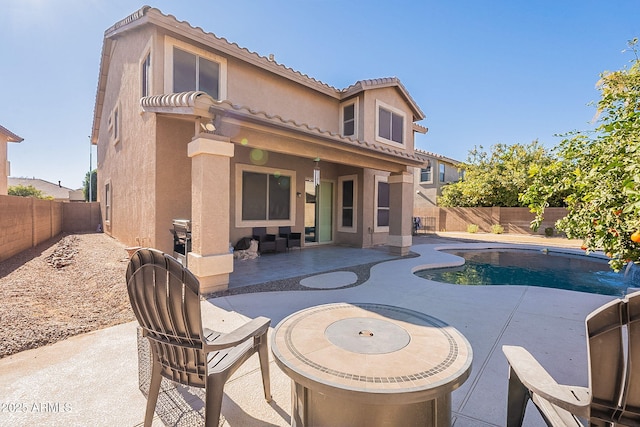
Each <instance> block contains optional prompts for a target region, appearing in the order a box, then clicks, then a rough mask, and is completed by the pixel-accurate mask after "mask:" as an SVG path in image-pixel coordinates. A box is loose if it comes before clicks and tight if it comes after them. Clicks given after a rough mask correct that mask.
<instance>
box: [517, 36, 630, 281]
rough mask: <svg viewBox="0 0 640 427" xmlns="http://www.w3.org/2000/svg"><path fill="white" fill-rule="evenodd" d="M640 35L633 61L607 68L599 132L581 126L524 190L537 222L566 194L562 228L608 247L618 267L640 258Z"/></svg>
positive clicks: (593, 246)
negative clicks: (639, 49) (638, 233)
mask: <svg viewBox="0 0 640 427" xmlns="http://www.w3.org/2000/svg"><path fill="white" fill-rule="evenodd" d="M637 43H638V39H637V38H636V39H634V40H631V41H629V43H628V44H629V48H630V50H631V51H633V53H634V54H635V60H633V61H632V62H631V66H630V67H628V68H627V67H625V68H623V69H622V70H619V71H613V72H604V73H603V74H602V75H601V79H600V81H599V82H598V89H599V91H600V94H601V98H600V100H599V101H598V103H597V106H598V115H597V117H598V121H597V123H598V126H597V128H596V130H595V132H593V133H581V132H575V133H572V134H569V135H566V136H565V139H563V141H562V142H561V143H560V144H559V146H558V147H557V150H556V153H557V155H558V160H557V162H555V163H553V164H551V165H548V166H546V167H543V168H540V169H539V170H538V171H537V173H536V175H535V179H534V183H533V184H532V185H531V186H530V187H529V189H528V190H527V192H526V193H525V194H524V195H523V197H522V200H523V201H524V202H526V203H528V204H529V206H530V208H531V210H532V212H535V213H536V219H535V220H534V221H533V222H532V228H534V229H535V228H537V227H538V226H539V225H540V222H541V221H542V218H543V216H544V209H545V207H547V206H549V200H550V199H551V198H553V197H557V196H558V195H559V194H564V200H565V202H566V204H567V208H568V214H567V216H566V217H565V218H563V219H561V220H560V221H558V223H557V224H556V226H557V228H558V229H560V230H563V231H564V232H566V233H567V236H568V237H569V238H579V239H583V241H584V244H583V248H584V249H585V250H587V251H593V250H603V251H604V252H605V253H606V254H607V255H608V256H609V257H610V258H611V260H610V262H609V264H610V265H611V267H612V268H613V269H614V270H616V271H618V270H620V269H621V268H622V267H623V266H624V265H625V263H626V262H628V261H634V262H636V263H640V243H637V242H635V240H640V236H638V237H636V236H634V237H633V240H632V238H631V236H632V235H633V233H634V232H636V231H638V230H640V61H639V59H638V52H637V49H636V46H637Z"/></svg>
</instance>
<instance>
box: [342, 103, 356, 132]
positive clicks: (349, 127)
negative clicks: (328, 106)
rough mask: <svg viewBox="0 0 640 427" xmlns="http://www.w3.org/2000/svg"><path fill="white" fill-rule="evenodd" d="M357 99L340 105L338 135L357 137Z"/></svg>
mask: <svg viewBox="0 0 640 427" xmlns="http://www.w3.org/2000/svg"><path fill="white" fill-rule="evenodd" d="M357 126H358V98H355V99H353V100H351V101H349V102H347V103H344V104H342V106H341V109H340V133H341V134H342V136H357V135H358V127H357Z"/></svg>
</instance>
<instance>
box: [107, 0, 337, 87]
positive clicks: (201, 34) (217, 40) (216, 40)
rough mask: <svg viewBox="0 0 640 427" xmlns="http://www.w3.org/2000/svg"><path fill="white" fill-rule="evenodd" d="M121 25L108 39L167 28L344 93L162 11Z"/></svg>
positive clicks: (286, 75)
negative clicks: (144, 28)
mask: <svg viewBox="0 0 640 427" xmlns="http://www.w3.org/2000/svg"><path fill="white" fill-rule="evenodd" d="M139 13H142V15H143V16H141V17H138V18H136V19H129V18H131V17H132V16H134V15H135V16H138V14H139ZM124 21H126V22H124ZM123 22H124V23H123ZM119 24H120V25H118V24H116V25H114V26H113V27H111V28H110V29H109V30H107V31H106V32H105V37H114V36H116V35H119V34H121V33H123V32H125V31H129V30H131V29H133V28H136V27H139V26H141V25H145V24H152V25H155V26H157V27H160V28H163V29H164V30H165V31H167V32H170V33H173V34H176V35H178V36H182V37H185V38H187V39H189V40H192V41H194V42H197V43H200V44H202V45H204V46H207V47H209V48H211V49H215V50H216V51H218V52H220V53H222V54H225V55H228V56H230V57H233V58H237V59H239V60H241V61H243V62H246V63H248V64H251V65H254V66H256V67H258V68H262V69H264V70H267V71H269V72H271V73H274V74H276V75H279V76H281V77H284V78H286V79H288V80H291V81H293V82H296V83H298V84H301V85H304V86H306V87H309V88H311V89H313V90H315V91H318V92H320V93H323V94H325V95H327V96H330V97H332V98H335V99H340V91H339V90H338V89H336V88H334V87H332V86H329V85H328V84H326V83H322V82H320V81H318V80H316V79H314V78H312V77H309V76H308V75H306V74H302V73H300V72H299V71H295V70H293V69H292V68H288V67H286V66H284V65H282V64H279V63H277V62H276V61H274V60H271V59H268V58H266V57H264V56H260V55H258V54H257V53H255V52H251V51H249V50H248V49H246V48H242V47H240V46H239V45H238V44H237V43H231V42H229V41H227V40H226V39H224V38H221V37H218V36H216V35H215V34H214V33H210V32H205V31H204V30H203V29H202V28H200V27H193V26H191V24H189V23H188V22H186V21H179V20H178V19H176V18H175V17H174V16H172V15H164V14H163V13H162V12H161V11H160V10H158V9H155V8H149V7H148V6H145V7H143V8H142V9H140V10H139V11H138V12H136V13H134V14H133V15H131V16H130V17H128V18H125V20H123V21H120V23H119Z"/></svg>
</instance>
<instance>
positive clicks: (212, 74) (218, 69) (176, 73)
mask: <svg viewBox="0 0 640 427" xmlns="http://www.w3.org/2000/svg"><path fill="white" fill-rule="evenodd" d="M165 58H166V59H165V61H166V63H165V90H167V91H168V92H171V93H179V92H188V91H193V90H200V91H203V92H206V93H208V94H209V95H211V97H212V98H213V99H217V100H222V99H226V97H227V89H226V86H227V60H226V59H225V58H223V57H221V56H218V55H215V54H213V53H211V52H208V51H206V50H204V49H200V48H196V47H195V46H191V45H189V44H187V43H184V42H181V41H179V40H176V39H173V38H171V37H167V38H166V42H165Z"/></svg>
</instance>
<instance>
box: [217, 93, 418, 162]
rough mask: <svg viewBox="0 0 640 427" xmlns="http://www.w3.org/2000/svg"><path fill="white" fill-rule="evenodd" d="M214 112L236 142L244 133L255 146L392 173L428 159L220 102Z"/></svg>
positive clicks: (226, 131)
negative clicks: (223, 105) (227, 106)
mask: <svg viewBox="0 0 640 427" xmlns="http://www.w3.org/2000/svg"><path fill="white" fill-rule="evenodd" d="M212 111H213V112H214V113H215V115H216V117H217V120H216V121H217V122H219V123H221V125H222V132H223V133H225V134H228V135H234V136H233V137H232V142H236V143H240V142H241V140H242V138H243V136H244V134H247V135H254V136H255V137H253V138H247V141H245V142H244V143H243V145H245V144H246V145H248V146H250V147H254V148H261V149H265V150H269V151H273V152H279V153H283V154H290V155H296V156H300V157H306V158H316V157H320V158H321V159H322V160H323V161H331V162H335V163H339V164H349V165H353V166H359V167H364V168H372V169H378V170H384V171H388V172H406V171H407V168H408V167H422V166H423V165H424V164H425V162H426V161H427V160H426V158H423V156H419V155H410V154H406V153H403V152H400V151H399V150H394V149H390V148H386V147H381V146H380V145H375V144H369V143H366V142H362V141H356V140H352V139H348V138H343V137H337V136H335V134H331V133H329V132H320V131H312V130H306V128H307V127H306V126H305V127H300V126H296V125H293V124H288V123H278V122H274V121H273V120H269V119H267V118H261V117H257V116H254V115H249V114H242V113H239V112H236V111H229V110H227V109H225V108H222V107H220V106H217V105H216V106H213V107H212Z"/></svg>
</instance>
